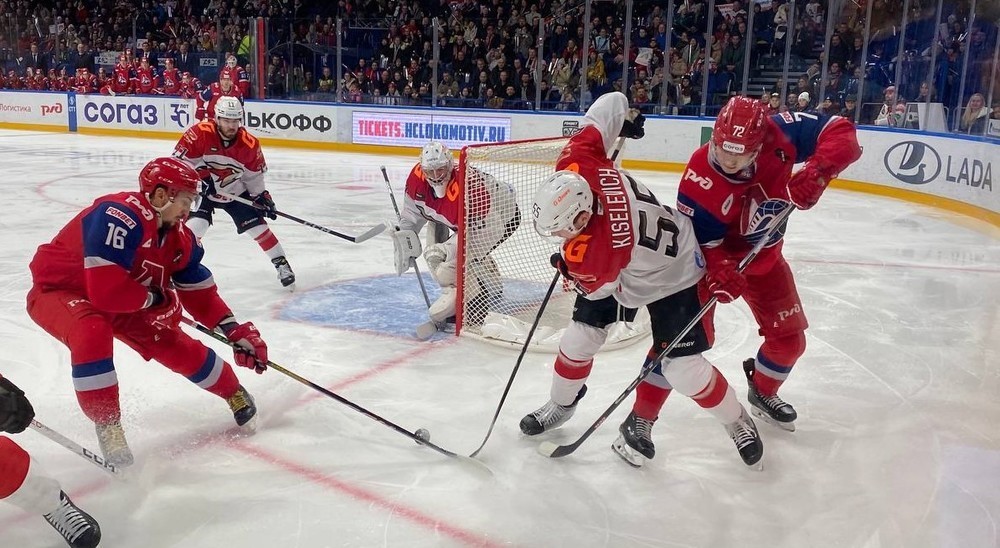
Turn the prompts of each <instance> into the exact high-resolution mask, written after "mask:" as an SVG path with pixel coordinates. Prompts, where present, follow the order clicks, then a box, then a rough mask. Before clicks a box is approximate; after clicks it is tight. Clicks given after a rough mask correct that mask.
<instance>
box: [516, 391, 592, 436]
mask: <svg viewBox="0 0 1000 548" xmlns="http://www.w3.org/2000/svg"><path fill="white" fill-rule="evenodd" d="M586 393H587V385H583V388H580V391H579V392H577V394H576V399H575V400H573V403H571V404H570V405H559V404H558V403H555V402H553V401H552V400H549V401H548V403H546V404H545V405H543V406H541V407H540V408H539V409H538V410H537V411H535V412H533V413H531V414H529V415H525V417H524V418H523V419H521V432H523V433H524V434H525V435H528V436H537V435H538V434H541V433H542V432H546V431H548V430H552V429H553V428H558V427H560V426H562V425H563V424H565V423H566V421H568V420H569V419H570V417H572V416H573V413H576V404H577V403H579V402H580V400H581V399H583V396H584V395H586Z"/></svg>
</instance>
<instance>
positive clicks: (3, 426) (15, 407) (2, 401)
mask: <svg viewBox="0 0 1000 548" xmlns="http://www.w3.org/2000/svg"><path fill="white" fill-rule="evenodd" d="M34 418H35V409H34V408H32V407H31V403H30V402H28V398H26V397H24V392H22V391H21V389H20V388H18V387H16V386H14V383H12V382H10V381H9V380H7V379H5V378H2V377H0V430H2V431H4V432H7V433H10V434H18V433H21V432H24V429H25V428H27V427H28V425H29V424H31V420H32V419H34Z"/></svg>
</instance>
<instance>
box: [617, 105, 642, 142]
mask: <svg viewBox="0 0 1000 548" xmlns="http://www.w3.org/2000/svg"><path fill="white" fill-rule="evenodd" d="M645 123H646V117H645V116H643V115H642V113H641V112H639V111H638V110H637V109H634V108H632V109H629V111H628V114H626V115H625V123H624V124H622V130H621V131H619V132H618V136H619V137H625V138H628V139H642V138H643V136H644V135H646V130H645V129H643V125H645Z"/></svg>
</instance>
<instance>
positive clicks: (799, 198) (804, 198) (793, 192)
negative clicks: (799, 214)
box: [788, 164, 830, 209]
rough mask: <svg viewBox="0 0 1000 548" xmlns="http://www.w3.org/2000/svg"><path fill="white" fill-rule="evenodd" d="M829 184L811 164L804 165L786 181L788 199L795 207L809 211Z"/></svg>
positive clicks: (823, 175)
mask: <svg viewBox="0 0 1000 548" xmlns="http://www.w3.org/2000/svg"><path fill="white" fill-rule="evenodd" d="M829 183H830V181H829V179H827V177H826V175H825V174H824V173H823V171H822V170H820V169H819V168H818V167H816V166H814V165H812V164H806V166H805V167H803V168H802V169H800V170H799V172H798V173H796V174H795V175H792V178H791V179H790V180H789V181H788V197H789V198H790V199H791V200H792V203H793V204H795V207H797V208H799V209H809V208H811V207H812V206H814V205H816V202H818V201H819V197H820V196H822V195H823V191H824V190H826V185H828V184H829Z"/></svg>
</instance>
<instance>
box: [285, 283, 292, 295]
mask: <svg viewBox="0 0 1000 548" xmlns="http://www.w3.org/2000/svg"><path fill="white" fill-rule="evenodd" d="M283 287H284V288H285V291H287V292H289V293H295V284H294V283H290V284H288V285H286V286H283Z"/></svg>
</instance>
